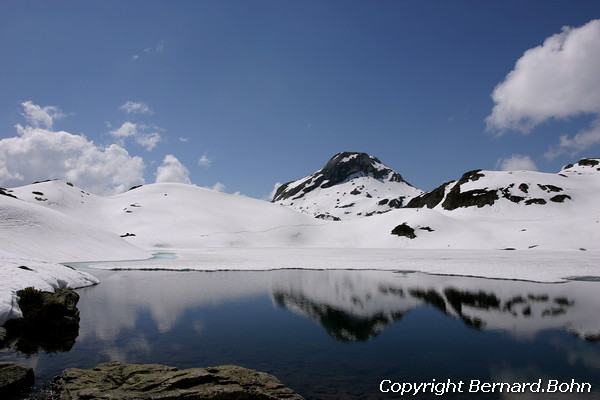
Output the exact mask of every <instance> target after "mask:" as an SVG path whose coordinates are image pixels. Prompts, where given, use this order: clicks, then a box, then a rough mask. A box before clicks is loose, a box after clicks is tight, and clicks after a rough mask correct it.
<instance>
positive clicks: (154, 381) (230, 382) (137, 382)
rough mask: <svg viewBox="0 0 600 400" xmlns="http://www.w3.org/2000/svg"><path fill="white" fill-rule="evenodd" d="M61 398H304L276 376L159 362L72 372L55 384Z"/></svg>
mask: <svg viewBox="0 0 600 400" xmlns="http://www.w3.org/2000/svg"><path fill="white" fill-rule="evenodd" d="M54 386H55V388H56V390H57V392H58V398H59V399H60V400H84V399H86V400H87V399H119V400H142V399H144V400H145V399H153V400H167V399H169V400H170V399H184V400H210V399H240V400H241V399H245V400H278V399H286V400H302V399H303V398H302V397H301V396H300V395H298V394H296V393H295V392H294V391H293V390H291V389H289V388H287V387H285V386H284V385H283V384H282V383H281V382H279V380H277V378H275V377H274V376H272V375H269V374H266V373H264V372H257V371H254V370H251V369H247V368H242V367H238V366H234V365H223V366H218V367H209V368H190V369H186V370H179V369H177V368H175V367H169V366H166V365H159V364H126V363H121V362H110V363H104V364H100V365H98V366H96V367H95V368H94V369H91V370H84V369H75V368H70V369H67V370H65V371H63V373H62V374H61V375H59V376H58V377H57V378H56V379H55V381H54Z"/></svg>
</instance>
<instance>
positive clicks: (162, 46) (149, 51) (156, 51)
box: [144, 40, 166, 54]
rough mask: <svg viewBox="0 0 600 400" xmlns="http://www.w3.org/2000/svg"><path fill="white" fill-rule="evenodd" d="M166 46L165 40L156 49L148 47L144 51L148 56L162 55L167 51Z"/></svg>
mask: <svg viewBox="0 0 600 400" xmlns="http://www.w3.org/2000/svg"><path fill="white" fill-rule="evenodd" d="M165 45H166V42H165V41H164V40H161V41H160V42H158V43H157V44H156V46H154V47H146V48H145V49H144V53H146V54H159V53H162V51H163V50H164V49H165Z"/></svg>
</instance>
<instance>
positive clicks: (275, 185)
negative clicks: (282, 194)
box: [266, 182, 282, 201]
mask: <svg viewBox="0 0 600 400" xmlns="http://www.w3.org/2000/svg"><path fill="white" fill-rule="evenodd" d="M281 185H282V183H281V182H276V183H275V184H274V185H273V190H271V193H270V194H269V198H268V199H266V200H268V201H271V200H273V197H275V193H277V189H279V187H280V186H281Z"/></svg>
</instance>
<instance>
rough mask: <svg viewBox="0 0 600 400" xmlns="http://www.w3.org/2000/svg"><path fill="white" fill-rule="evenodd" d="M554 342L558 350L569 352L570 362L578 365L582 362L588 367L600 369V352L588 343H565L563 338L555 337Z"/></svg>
mask: <svg viewBox="0 0 600 400" xmlns="http://www.w3.org/2000/svg"><path fill="white" fill-rule="evenodd" d="M552 344H553V345H554V347H555V348H556V349H557V350H559V351H560V352H564V353H566V354H567V359H568V361H569V364H571V365H578V364H579V363H582V364H584V365H587V366H588V367H591V368H595V369H600V352H599V351H598V350H597V349H596V348H592V347H591V346H589V344H588V343H586V342H577V343H575V344H573V343H565V341H564V340H562V339H559V338H553V339H552Z"/></svg>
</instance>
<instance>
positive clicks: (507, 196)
mask: <svg viewBox="0 0 600 400" xmlns="http://www.w3.org/2000/svg"><path fill="white" fill-rule="evenodd" d="M599 165H600V159H582V160H580V161H579V162H577V163H576V164H569V165H567V166H565V167H564V168H563V169H562V170H561V171H560V172H559V173H558V174H548V173H541V172H533V171H484V170H480V169H478V170H473V171H469V172H466V173H465V174H463V176H462V177H461V178H460V179H459V180H458V181H450V182H446V183H444V184H442V185H440V186H439V187H437V188H436V189H434V190H432V191H430V192H427V193H423V194H421V195H420V196H417V197H414V198H413V199H411V200H410V201H409V202H408V203H407V204H406V208H423V207H427V208H432V209H438V210H440V211H442V210H444V211H453V210H456V209H459V208H472V207H475V208H482V207H485V206H493V205H496V204H500V203H504V204H510V203H513V204H522V205H526V206H544V205H549V204H558V203H569V202H570V201H572V200H573V199H574V197H577V195H578V194H577V192H576V191H575V190H572V189H570V184H569V183H570V182H569V178H573V177H577V176H580V175H590V174H599V175H598V176H600V172H598V171H600V167H599Z"/></svg>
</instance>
